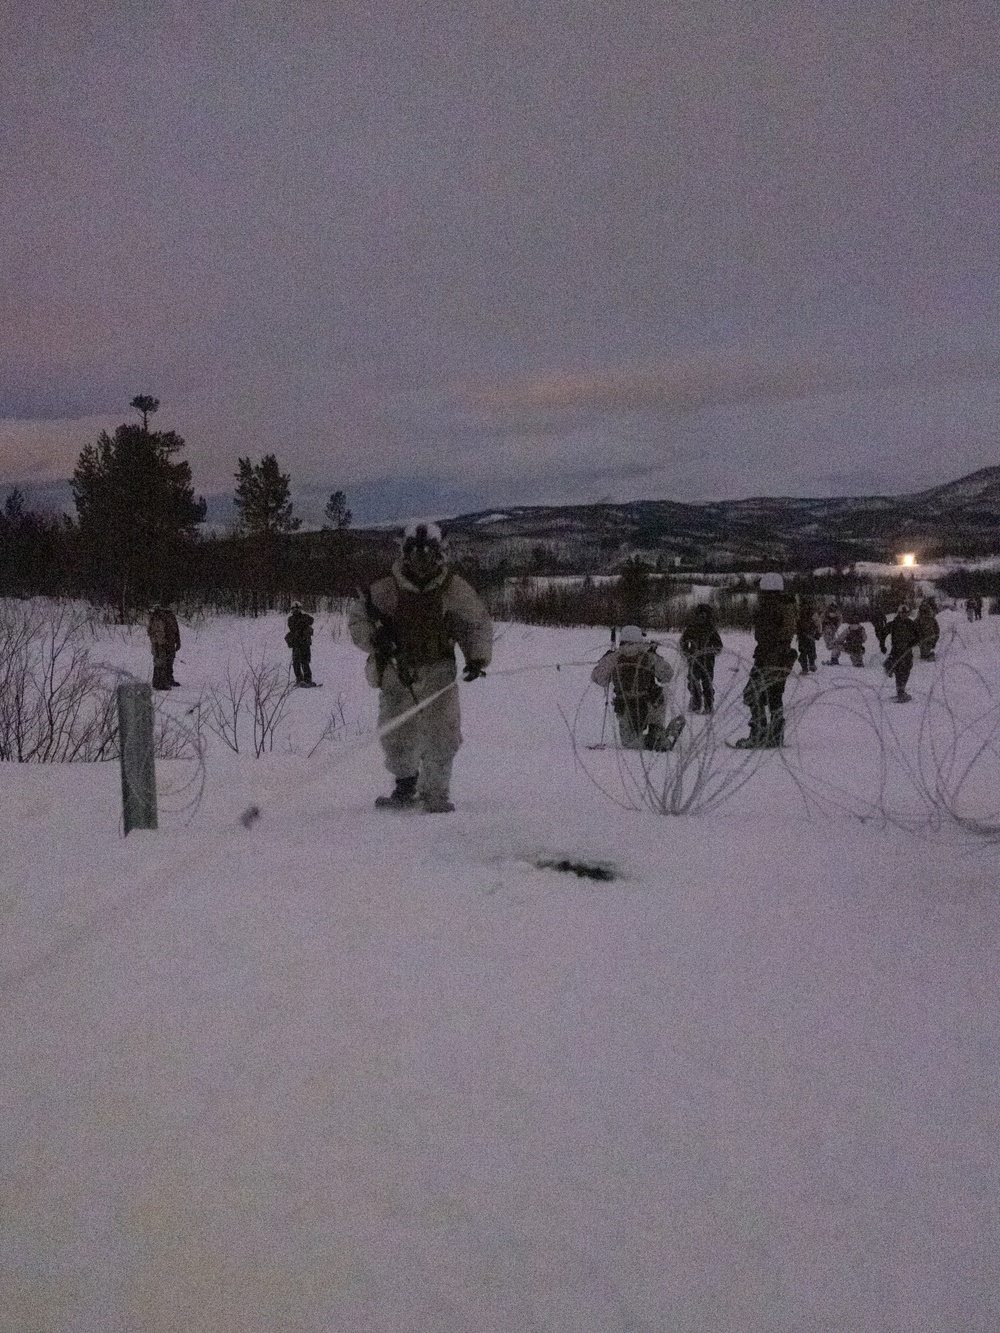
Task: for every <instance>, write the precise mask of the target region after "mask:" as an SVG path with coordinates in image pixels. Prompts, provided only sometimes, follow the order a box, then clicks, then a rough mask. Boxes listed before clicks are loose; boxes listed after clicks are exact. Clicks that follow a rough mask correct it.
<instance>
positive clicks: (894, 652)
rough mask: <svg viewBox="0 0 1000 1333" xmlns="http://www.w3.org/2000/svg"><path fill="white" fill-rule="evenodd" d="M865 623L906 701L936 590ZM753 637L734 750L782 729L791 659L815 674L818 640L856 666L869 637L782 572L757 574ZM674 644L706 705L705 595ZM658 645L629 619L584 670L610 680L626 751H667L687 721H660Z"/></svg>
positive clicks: (780, 736) (710, 637)
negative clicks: (791, 584) (744, 731)
mask: <svg viewBox="0 0 1000 1333" xmlns="http://www.w3.org/2000/svg"><path fill="white" fill-rule="evenodd" d="M871 624H872V627H873V629H874V631H875V636H876V638H877V639H878V644H879V649H880V651H881V652H882V653H883V654H885V660H884V662H883V667H884V670H885V673H886V675H887V676H890V677H891V678H892V680H893V681H894V683H895V686H896V699H897V701H898V702H899V703H908V702H909V701H910V699H911V697H912V696H911V695H910V694H909V693H908V692H907V689H906V686H907V682H908V681H909V678H910V673H911V671H912V670H913V662H914V654H915V653H919V655H920V657H921V659H922V660H924V661H933V660H934V656H935V649H936V647H937V642H938V639H939V637H940V632H941V631H940V626H939V624H938V620H937V605H936V603H935V601H934V598H932V597H926V598H924V599H923V601H922V602H921V603H920V605H919V607H918V608H917V610H916V614H914V613H913V611H912V609H911V608H910V606H909V605H908V604H905V603H904V604H903V605H901V606H900V607H899V608H898V610H897V611H896V613H895V614H894V615H893V617H892V618H891V619H889V618H888V617H887V616H886V615H885V614H884V612H881V611H879V610H875V611H873V612H872V613H871ZM753 635H754V652H753V660H752V662H751V665H750V671H749V674H748V678H747V681H746V685H745V687H744V690H743V696H742V697H743V702H744V703H745V704H746V705H747V707H748V709H749V710H750V731H749V735H748V736H746V737H743V738H742V739H740V740H738V741H736V742H735V745H736V747H737V748H738V749H771V748H778V747H780V746H781V745H782V744H783V743H784V735H785V717H784V692H785V684H786V682H787V680H788V677H789V676H790V675H791V673H792V671H793V670H794V668H795V665H796V663H798V665H799V667H800V669H801V672H802V674H803V675H810V674H812V673H813V672H815V671H816V670H817V655H816V646H817V643H818V642H819V641H820V640H822V641H823V643H824V644H825V645H826V648H827V651H828V652H829V654H830V656H829V657H828V658H826V659H825V665H828V666H836V665H837V664H838V663H839V661H840V656H841V653H845V654H846V655H847V657H848V658H849V660H850V662H851V663H852V665H854V666H856V667H863V666H864V664H865V645H866V639H867V635H866V631H865V627H864V624H863V623H862V620H861V617H860V615H859V614H857V613H856V612H853V611H852V612H849V613H848V614H846V615H842V613H841V611H840V609H839V607H837V606H836V605H831V606H829V607H827V608H826V609H825V611H824V612H823V613H822V615H821V614H820V612H819V611H818V610H817V608H816V605H815V603H814V602H813V600H812V599H811V598H809V597H802V598H800V599H799V601H798V602H796V599H795V597H794V596H793V595H792V594H791V593H790V592H787V591H786V590H785V586H784V579H783V578H782V576H781V575H780V574H773V573H772V574H764V575H762V576H761V579H760V582H759V584H758V588H757V605H756V610H755V613H754V620H753ZM679 646H680V651H681V656H682V657H683V658H684V660H685V663H686V667H687V688H688V692H689V695H690V705H689V707H690V711H691V712H694V713H711V712H712V710H713V708H714V703H715V688H714V672H715V659H716V657H717V656H718V654H719V653H720V652H721V651H722V639H721V637H720V635H719V631H718V629H717V627H716V624H715V616H714V612H713V610H712V608H711V606H709V605H708V604H707V603H702V604H699V605H698V606H696V607H695V608H694V610H693V611H692V613H691V615H690V617H689V618H688V621H687V623H686V624H685V625H684V627H683V629H682V631H681V636H680V645H679ZM657 647H658V645H657V644H656V642H655V641H654V640H651V639H648V638H647V637H646V635H645V634H644V633H643V631H642V630H641V629H639V628H638V627H637V626H635V625H627V626H626V627H625V628H624V629H623V630H622V632H621V635H620V636H619V641H618V643H617V644H616V645H614V646H613V647H612V648H611V649H609V650H608V652H607V653H605V655H604V657H602V659H601V660H600V662H598V663H597V665H596V666H595V667H594V670H593V672H592V673H591V679H592V680H593V681H594V683H595V684H597V685H601V686H602V687H605V688H608V687H611V689H612V705H613V707H614V711H615V714H616V717H617V719H618V729H619V735H620V738H621V743H622V745H623V746H625V747H626V748H629V749H647V750H662V749H670V748H672V746H673V745H674V744H675V743H676V740H677V737H678V736H679V734H680V732H681V730H682V728H683V726H684V719H683V718H682V717H680V716H678V717H675V718H674V719H672V721H671V722H669V723H667V721H666V695H665V691H664V686H665V685H666V684H667V683H668V682H669V681H670V680H671V679H672V677H673V670H672V668H671V667H670V665H669V664H668V663H667V662H666V661H665V660H664V659H663V658H662V657H660V656H659V654H658V653H657Z"/></svg>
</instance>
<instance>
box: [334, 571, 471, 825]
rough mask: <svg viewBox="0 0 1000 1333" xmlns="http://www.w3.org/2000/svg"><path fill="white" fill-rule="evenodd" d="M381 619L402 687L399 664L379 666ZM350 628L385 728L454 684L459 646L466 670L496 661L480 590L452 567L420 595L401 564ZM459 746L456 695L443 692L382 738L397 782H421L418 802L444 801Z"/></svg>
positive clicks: (355, 609) (355, 605)
mask: <svg viewBox="0 0 1000 1333" xmlns="http://www.w3.org/2000/svg"><path fill="white" fill-rule="evenodd" d="M369 599H370V602H371V607H372V608H374V612H375V615H373V614H372V610H371V609H370V608H369V606H368V604H367V603H368V600H369ZM376 617H377V618H380V619H381V620H382V621H383V622H385V623H386V624H388V625H389V626H390V627H391V629H392V632H393V635H394V637H395V640H396V643H397V645H398V647H399V650H400V651H399V658H400V661H401V663H402V666H403V670H404V677H405V679H403V680H401V679H400V674H399V671H398V669H397V665H396V663H395V662H394V661H390V662H388V663H387V664H385V665H383V664H382V663H380V662H379V661H378V660H377V658H376V655H375V652H374V648H375V633H376ZM347 628H348V632H349V633H350V636H351V639H352V640H353V642H354V643H355V644H356V645H357V647H359V648H361V649H362V650H363V651H365V652H367V653H368V654H369V657H368V661H367V663H366V664H365V679H366V680H367V681H368V683H369V685H373V686H374V687H375V688H377V689H378V690H379V707H378V724H379V727H380V728H381V727H383V726H384V725H385V724H386V723H387V722H390V721H392V719H393V718H396V717H399V715H400V714H401V713H405V712H406V711H407V710H408V709H410V708H412V707H413V705H414V703H415V702H418V701H419V700H421V699H426V698H427V697H428V696H429V695H431V694H434V693H435V692H436V691H437V690H439V689H441V687H442V686H444V685H447V684H448V683H449V682H450V681H453V680H454V679H455V677H456V674H457V668H456V665H455V645H456V644H457V645H458V646H459V647H460V648H461V650H462V653H463V656H464V657H465V660H466V662H467V663H468V662H478V663H480V664H481V665H482V666H484V667H485V666H487V665H488V664H489V662H490V658H491V657H492V653H493V623H492V621H491V620H490V617H489V613H488V612H487V610H486V607H485V606H484V605H483V603H482V601H481V600H480V598H479V595H478V594H477V593H476V592H475V590H474V589H473V588H472V587H471V586H470V585H469V584H468V583H466V581H465V580H464V579H463V578H461V577H460V576H459V575H458V574H455V573H453V572H452V571H451V570H450V569H449V568H447V567H445V568H444V569H443V570H442V571H441V573H440V574H438V575H437V577H435V578H434V579H432V580H431V582H430V583H429V584H427V585H426V586H425V587H423V588H421V587H418V586H417V585H416V584H415V583H413V582H411V581H410V579H408V578H407V576H406V573H405V572H404V570H403V566H402V561H400V560H397V561H396V562H395V564H394V565H393V567H392V573H391V574H390V575H389V576H388V577H387V578H384V579H379V580H377V582H375V583H373V584H372V586H371V588H370V589H369V592H368V596H367V597H366V598H364V599H361V598H359V599H358V600H356V601H354V602H352V603H351V606H350V608H349V610H348V616H347ZM461 744H462V733H461V713H460V709H459V700H458V690H457V688H456V689H450V690H445V692H444V694H442V695H441V696H440V698H438V699H435V701H434V702H433V703H432V704H428V705H427V707H426V708H423V709H421V711H420V712H419V713H417V714H416V716H415V717H414V718H412V719H411V720H410V721H409V722H404V723H403V724H402V726H399V727H397V728H395V730H393V731H391V732H390V733H389V734H388V735H387V736H383V737H382V749H383V751H384V753H385V766H386V768H387V769H388V770H389V772H390V773H391V774H392V775H393V776H394V777H395V778H407V777H411V776H413V775H415V774H419V777H418V791H419V794H420V795H421V796H422V797H424V798H431V799H436V798H447V794H448V787H449V784H450V781H451V766H452V761H453V760H454V757H455V755H456V753H457V752H458V748H459V746H460V745H461Z"/></svg>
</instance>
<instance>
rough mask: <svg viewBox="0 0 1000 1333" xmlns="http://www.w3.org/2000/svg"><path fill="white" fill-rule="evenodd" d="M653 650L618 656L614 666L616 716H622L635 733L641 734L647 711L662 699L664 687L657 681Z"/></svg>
mask: <svg viewBox="0 0 1000 1333" xmlns="http://www.w3.org/2000/svg"><path fill="white" fill-rule="evenodd" d="M652 656H653V653H652V650H651V649H649V648H647V649H645V650H644V651H643V652H641V653H636V654H632V653H629V654H628V656H619V658H618V661H617V663H616V664H615V674H614V682H615V697H614V703H613V707H614V710H615V712H616V713H618V714H620V715H621V714H624V716H625V717H627V718H628V720H629V722H630V723H631V725H632V727H633V728H634V729H635V730H636V731H643V730H644V729H645V727H646V724H647V722H648V721H649V714H650V712H651V711H652V710H653V709H654V708H655V707H656V705H657V704H658V703H659V702H660V700H661V699H662V698H663V688H662V686H661V685H660V682H659V681H658V680H657V679H656V670H655V668H654V666H653V662H652Z"/></svg>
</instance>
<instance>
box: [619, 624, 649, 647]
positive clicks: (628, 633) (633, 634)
mask: <svg viewBox="0 0 1000 1333" xmlns="http://www.w3.org/2000/svg"><path fill="white" fill-rule="evenodd" d="M645 637H646V636H645V634H643V632H642V630H641V629H640V628H639V626H638V625H623V626H622V632H621V633H620V634H619V635H618V642H619V643H642V641H643V639H644V638H645Z"/></svg>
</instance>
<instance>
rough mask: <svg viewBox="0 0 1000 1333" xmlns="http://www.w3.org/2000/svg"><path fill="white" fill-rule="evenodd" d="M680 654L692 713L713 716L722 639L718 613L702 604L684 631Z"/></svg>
mask: <svg viewBox="0 0 1000 1333" xmlns="http://www.w3.org/2000/svg"><path fill="white" fill-rule="evenodd" d="M680 648H681V654H682V655H683V657H684V658H685V659H686V661H687V687H688V693H689V694H690V695H691V712H692V713H710V712H711V711H712V709H713V708H714V707H715V681H714V676H715V659H716V658H717V657H718V655H719V653H721V652H722V639H721V638H720V636H719V631H718V630H717V629H716V627H715V612H714V611H713V610H712V608H711V607H710V606H709V604H708V603H707V602H699V603H698V605H697V606H696V607H695V608H694V610H693V611H692V612H691V616H690V619H689V620H688V622H687V624H686V625H685V626H684V628H683V630H682V631H681V643H680Z"/></svg>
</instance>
